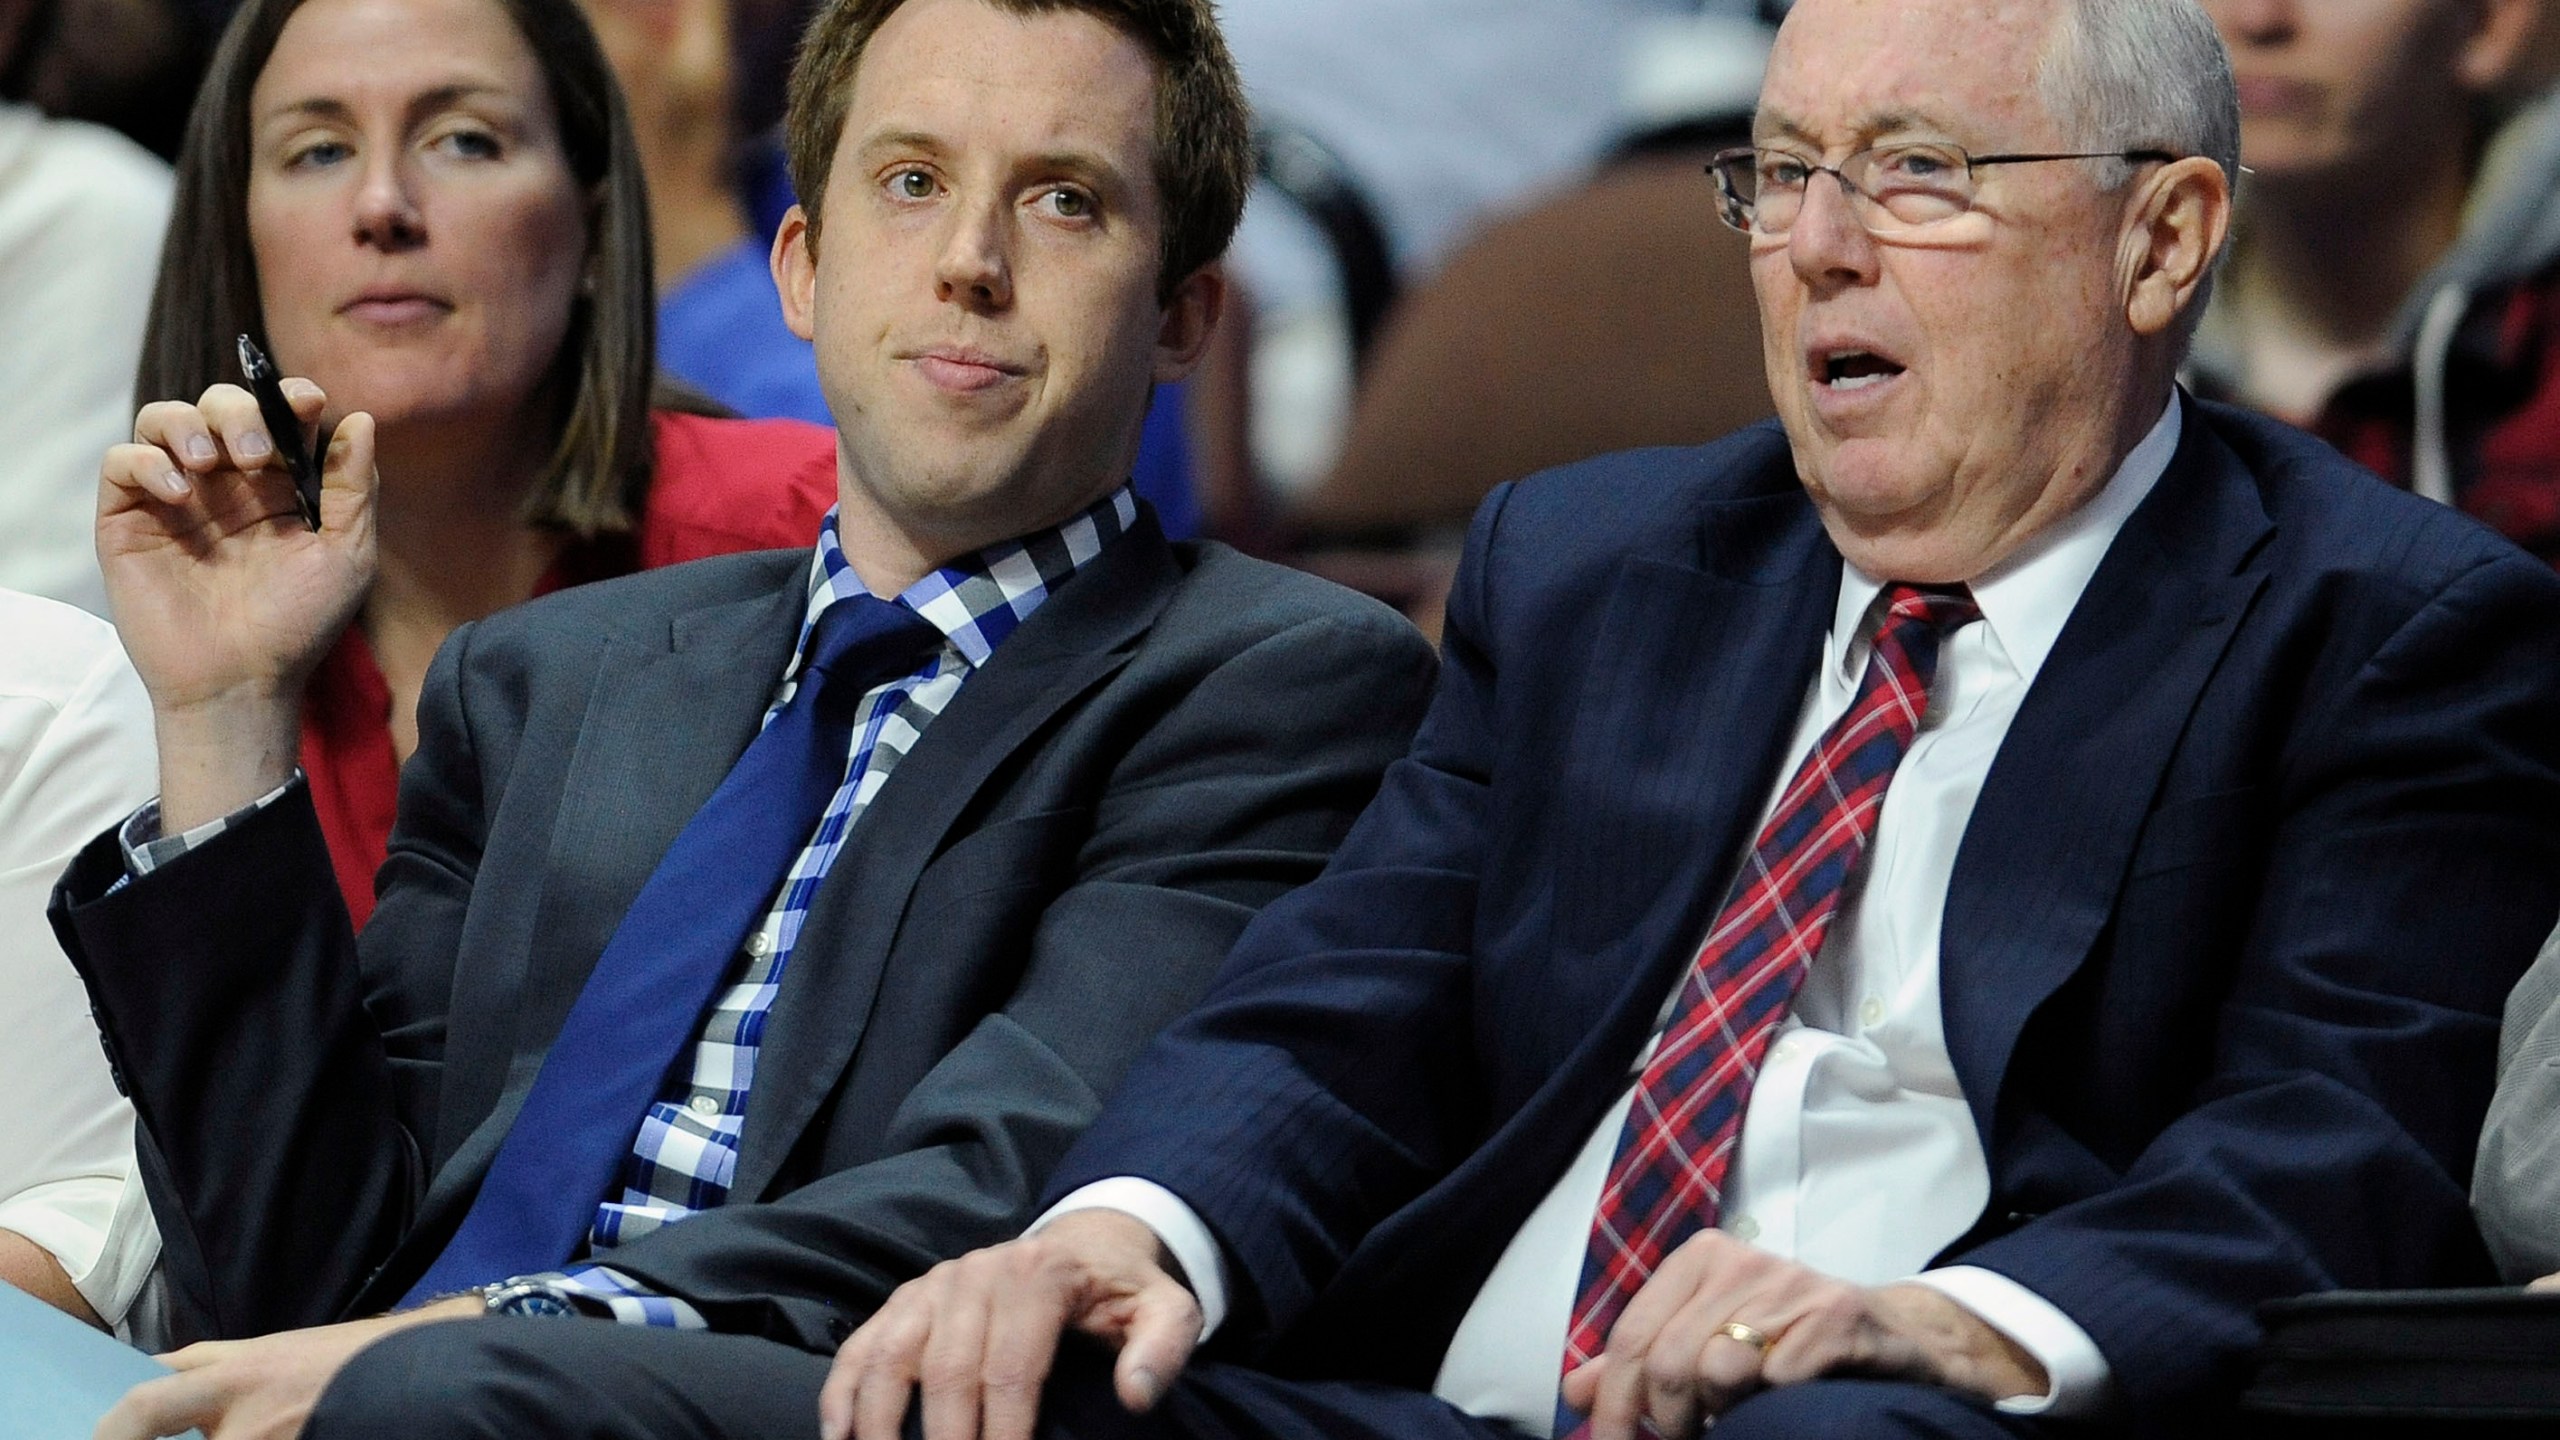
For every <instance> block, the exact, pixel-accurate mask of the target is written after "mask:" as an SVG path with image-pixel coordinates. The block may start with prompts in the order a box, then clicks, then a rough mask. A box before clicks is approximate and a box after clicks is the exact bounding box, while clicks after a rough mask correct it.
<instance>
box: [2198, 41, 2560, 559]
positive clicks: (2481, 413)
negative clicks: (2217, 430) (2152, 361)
mask: <svg viewBox="0 0 2560 1440" xmlns="http://www.w3.org/2000/svg"><path fill="white" fill-rule="evenodd" d="M2206 8H2207V9H2209V10H2210V11H2212V12H2213V15H2214V18H2215V20H2216V21H2217V23H2218V24H2219V25H2220V26H2221V28H2222V32H2223V37H2224V39H2225V40H2226V41H2227V42H2228V43H2229V45H2230V47H2231V53H2232V63H2233V65H2234V68H2235V69H2236V70H2237V71H2238V75H2239V80H2240V99H2241V113H2242V124H2243V130H2242V152H2241V157H2242V160H2243V161H2244V162H2245V163H2246V164H2247V165H2248V166H2249V167H2250V170H2251V172H2252V173H2251V175H2250V176H2249V178H2248V180H2247V181H2246V183H2245V185H2244V189H2243V193H2242V197H2241V198H2242V205H2241V211H2240V224H2239V232H2238V236H2237V239H2236V242H2235V244H2234V247H2233V250H2232V256H2231V261H2230V264H2229V267H2228V268H2227V270H2226V271H2225V273H2224V276H2223V280H2222V286H2221V290H2220V293H2219V294H2218V295H2217V296H2216V298H2215V302H2214V305H2213V307H2212V309H2211V311H2210V312H2209V313H2208V315H2207V317H2206V319H2205V322H2204V328H2203V331H2202V333H2201V335H2200V336H2199V339H2198V344H2197V347H2196V351H2195V358H2194V361H2193V365H2192V371H2191V375H2192V378H2193V380H2194V381H2195V382H2196V384H2197V386H2198V388H2199V389H2201V390H2203V391H2204V392H2206V393H2208V394H2213V395H2217V396H2220V397H2224V398H2233V399H2237V400H2239V401H2241V402H2243V403H2246V404H2250V405H2253V406H2255V407H2257V408H2259V409H2261V410H2264V411H2266V412H2268V413H2270V414H2273V415H2277V416H2280V417H2282V418H2284V419H2287V420H2291V421H2294V422H2296V423H2298V424H2302V425H2305V426H2307V427H2309V428H2311V429H2313V430H2315V431H2317V432H2318V433H2319V434H2321V435H2322V436H2323V437H2324V438H2326V439H2328V440H2330V441H2331V442H2332V443H2334V444H2336V445H2338V446H2339V447H2340V448H2341V449H2343V450H2345V451H2346V452H2347V453H2348V454H2350V455H2352V456H2354V457H2355V458H2356V459H2357V460H2359V461H2362V462H2363V463H2364V464H2366V465H2368V466H2371V467H2372V468H2373V469H2375V470H2378V471H2380V472H2381V473H2382V474H2384V475H2386V476H2389V477H2391V478H2393V479H2395V480H2397V481H2399V482H2400V483H2402V484H2406V485H2409V486H2411V487H2412V488H2414V489H2416V490H2418V491H2419V492H2420V493H2422V494H2426V495H2429V496H2432V497H2434V498H2436V499H2439V500H2445V501H2449V502H2451V503H2454V504H2458V505H2460V506H2461V507H2462V508H2463V509H2464V510H2466V511H2469V512H2470V513H2472V514H2474V515H2477V516H2479V517H2481V518H2482V519H2484V520H2486V521H2488V522H2489V523H2490V524H2492V525H2494V526H2496V527H2497V528H2498V529H2500V530H2501V531H2504V532H2505V533H2506V534H2508V535H2509V536H2511V537H2513V538H2515V539H2516V540H2517V541H2519V542H2520V543H2522V544H2524V545H2526V546H2527V547H2528V548H2531V549H2533V550H2534V551H2535V552H2536V553H2538V554H2540V555H2542V556H2544V557H2545V558H2549V559H2555V560H2560V104H2555V102H2554V101H2552V100H2549V99H2546V100H2543V101H2540V102H2537V103H2535V104H2533V105H2531V106H2529V107H2527V108H2525V109H2524V110H2523V111H2521V112H2520V113H2518V114H2516V115H2515V116H2514V118H2513V119H2512V120H2511V121H2510V122H2509V123H2508V125H2507V127H2506V131H2505V133H2504V134H2501V135H2498V136H2497V137H2496V144H2495V146H2494V148H2492V145H2491V140H2492V134H2493V130H2494V128H2495V127H2494V125H2493V123H2492V115H2493V106H2494V105H2495V103H2496V100H2497V98H2498V97H2499V96H2501V95H2502V94H2504V93H2507V92H2508V91H2509V90H2510V89H2511V88H2512V87H2513V85H2514V84H2515V81H2516V77H2517V76H2518V74H2519V73H2520V72H2521V71H2523V70H2524V69H2525V68H2526V67H2528V65H2532V64H2539V63H2541V62H2539V61H2537V60H2534V59H2533V58H2532V53H2531V52H2532V48H2533V47H2532V38H2533V32H2534V30H2535V28H2536V26H2537V25H2538V24H2539V23H2540V22H2541V20H2542V18H2543V17H2542V16H2541V14H2540V10H2541V5H2540V3H2539V0H2358V3H2355V4H2340V3H2337V0H2207V6H2206Z"/></svg>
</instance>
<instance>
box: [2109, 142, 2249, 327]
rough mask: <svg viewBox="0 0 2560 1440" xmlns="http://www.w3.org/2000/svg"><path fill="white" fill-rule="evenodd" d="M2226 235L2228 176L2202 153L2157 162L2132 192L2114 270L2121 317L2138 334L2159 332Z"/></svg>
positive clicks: (2192, 296) (2206, 271) (2198, 286)
mask: <svg viewBox="0 0 2560 1440" xmlns="http://www.w3.org/2000/svg"><path fill="white" fill-rule="evenodd" d="M2230 233H2231V181H2230V179H2229V178H2228V177H2227V176H2225V175H2224V174H2223V173H2222V167H2221V166H2220V165H2217V164H2215V163H2214V162H2212V161H2211V160H2207V159H2204V158H2202V157H2200V156H2189V157H2187V158H2186V159H2183V160H2173V161H2171V162H2170V163H2168V164H2166V165H2163V166H2161V167H2160V169H2159V170H2158V171H2157V172H2155V173H2154V174H2153V175H2152V176H2151V177H2150V178H2149V179H2148V180H2147V181H2145V182H2144V184H2143V186H2142V188H2141V189H2140V191H2139V192H2137V195H2136V199H2135V201H2134V204H2133V206H2132V208H2131V212H2130V216H2129V221H2128V223H2127V225H2126V227H2125V233H2124V240H2123V244H2122V249H2121V251H2120V253H2119V255H2118V268H2119V270H2120V272H2121V273H2122V275H2123V276H2124V285H2125V319H2126V320H2127V321H2128V322H2129V323H2130V324H2131V325H2132V326H2133V330H2134V333H2135V334H2137V335H2160V334H2164V333H2166V332H2167V331H2168V329H2169V328H2170V327H2171V326H2172V325H2175V324H2176V323H2177V320H2178V316H2179V315H2181V314H2182V313H2184V312H2185V310H2186V308H2187V307H2188V306H2189V305H2192V304H2194V303H2195V300H2196V296H2197V294H2198V292H2199V291H2201V290H2202V289H2203V287H2204V282H2205V279H2206V277H2208V276H2210V275H2211V274H2212V273H2213V261H2214V257H2215V256H2217V255H2220V254H2221V253H2222V246H2223V242H2224V241H2225V240H2226V239H2227V238H2228V237H2229V235H2230Z"/></svg>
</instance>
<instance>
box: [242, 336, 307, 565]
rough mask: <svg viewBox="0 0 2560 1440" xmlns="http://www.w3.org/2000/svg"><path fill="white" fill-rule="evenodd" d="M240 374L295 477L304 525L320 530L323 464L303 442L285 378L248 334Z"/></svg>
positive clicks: (300, 423) (298, 419)
mask: <svg viewBox="0 0 2560 1440" xmlns="http://www.w3.org/2000/svg"><path fill="white" fill-rule="evenodd" d="M240 373H241V374H242V375H244V376H247V377H248V380H249V393H250V394H252V395H255V396H257V397H258V414H259V416H260V417H261V418H262V419H264V420H265V421H266V422H267V435H268V437H269V438H270V439H272V440H273V441H274V442H275V447H276V454H277V455H278V456H279V457H281V458H282V459H283V461H284V465H285V471H286V473H288V474H290V475H291V476H293V498H294V499H295V500H297V501H299V502H300V503H301V506H302V523H304V524H305V525H308V526H310V527H311V528H312V529H314V530H317V529H319V528H320V462H319V461H318V460H315V459H313V458H312V456H311V447H309V446H307V445H305V444H303V443H302V417H301V416H299V415H296V414H294V413H293V406H292V404H291V403H289V402H288V401H286V399H285V398H284V378H283V377H282V376H280V375H278V374H276V367H275V365H274V363H273V362H271V361H270V360H268V359H267V354H266V352H265V351H263V350H261V349H259V348H258V342H257V341H255V340H252V339H250V338H249V337H248V336H246V335H242V336H241V337H240Z"/></svg>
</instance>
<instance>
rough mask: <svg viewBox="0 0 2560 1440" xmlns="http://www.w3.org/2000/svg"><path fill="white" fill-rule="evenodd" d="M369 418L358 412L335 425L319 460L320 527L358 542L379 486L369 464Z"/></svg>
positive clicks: (371, 442)
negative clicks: (327, 448) (327, 445)
mask: <svg viewBox="0 0 2560 1440" xmlns="http://www.w3.org/2000/svg"><path fill="white" fill-rule="evenodd" d="M373 445H374V435H373V417H372V416H371V415H368V414H366V413H364V412H363V411H361V410H359V411H357V412H356V413H354V414H352V415H349V416H348V417H347V418H345V419H343V420H341V421H339V422H338V428H337V429H336V430H335V431H333V432H332V433H331V434H330V436H329V451H328V453H327V454H325V455H323V456H321V457H320V527H321V529H323V530H325V531H328V532H330V533H333V534H336V535H338V536H341V537H345V538H349V539H353V538H359V537H361V535H362V534H363V533H364V532H365V531H367V530H369V529H370V528H371V527H372V524H373V496H374V491H375V489H376V488H377V487H378V486H379V485H380V483H381V476H380V475H378V474H377V473H376V472H375V469H374V463H373Z"/></svg>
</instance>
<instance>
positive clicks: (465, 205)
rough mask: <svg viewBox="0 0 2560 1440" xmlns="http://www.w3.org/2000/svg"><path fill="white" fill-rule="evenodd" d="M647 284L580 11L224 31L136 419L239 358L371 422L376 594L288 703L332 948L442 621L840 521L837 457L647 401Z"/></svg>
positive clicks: (774, 433) (607, 83)
mask: <svg viewBox="0 0 2560 1440" xmlns="http://www.w3.org/2000/svg"><path fill="white" fill-rule="evenodd" d="M650 276H651V264H650V253H649V221H648V215H647V201H646V197H645V194H644V189H643V186H642V183H641V178H640V166H639V158H638V155H637V153H636V151H635V150H634V148H633V145H632V141H631V136H630V130H629V126H628V124H627V122H626V120H625V117H624V113H623V107H622V100H621V97H620V93H619V92H618V91H617V90H616V88H615V86H614V82H613V79H612V74H611V72H610V71H609V70H608V69H607V68H606V64H605V60H604V57H603V55H602V53H601V51H600V50H599V49H598V47H597V45H596V41H595V38H594V36H593V34H592V33H591V32H590V31H589V29H588V27H587V23H586V21H585V20H584V19H583V18H582V17H581V15H580V13H579V11H578V9H577V6H576V5H575V3H574V0H251V3H249V4H247V5H246V6H244V7H243V8H242V9H241V10H240V12H239V13H238V14H237V15H236V16H235V17H234V18H233V20H232V23H231V25H230V27H229V29H228V31H227V32H226V33H225V34H224V36H223V39H222V43H221V45H220V47H219V49H218V50H217V51H216V53H215V56H214V59H213V65H212V70H211V72H210V73H209V74H208V75H207V77H206V79H205V83H204V88H203V89H202V90H201V91H200V92H199V93H198V96H197V101H196V106H195V111H194V114H193V116H192V117H191V118H190V120H189V122H188V128H187V138H186V143H185V147H184V149H183V150H182V151H181V153H180V155H179V158H178V190H177V199H176V205H175V210H174V213H173V215H172V218H171V222H170V231H169V238H168V243H167V245H166V247H165V249H164V251H163V260H162V265H161V271H160V278H159V287H158V290H157V292H156V293H155V295H154V296H153V300H152V314H151V324H150V330H149V333H148V334H147V336H146V338H145V343H144V353H143V361H142V369H141V375H140V378H139V381H138V384H137V394H139V395H140V396H142V397H144V398H145V399H146V400H158V401H160V402H161V403H162V405H164V406H165V405H168V404H177V405H179V406H181V407H182V408H184V409H192V408H193V403H192V402H193V399H194V397H197V396H200V395H201V394H202V393H203V392H204V391H205V389H207V388H208V387H210V386H212V385H215V384H220V383H234V384H236V383H239V382H240V380H241V376H240V372H239V361H238V360H237V359H236V358H235V357H236V355H237V349H236V345H237V337H239V336H241V335H244V334H245V335H248V336H250V337H252V338H253V339H254V340H255V341H256V342H257V343H258V344H259V346H260V347H261V348H263V349H264V350H266V351H267V353H269V354H270V355H272V356H273V357H274V360H275V363H276V365H277V367H278V368H279V369H280V370H281V371H282V372H283V373H285V374H287V375H293V376H303V377H308V378H309V380H311V381H313V382H316V383H317V385H318V387H319V389H320V390H321V391H322V392H325V395H326V406H325V409H324V410H323V411H322V419H321V430H322V433H323V436H324V440H323V442H322V443H325V435H326V433H327V431H328V430H329V428H330V427H331V426H333V425H334V423H335V422H336V421H337V420H338V419H339V418H340V417H343V416H345V415H349V414H353V413H355V412H358V411H361V412H364V413H367V414H369V415H371V416H372V417H373V419H374V422H375V424H376V426H377V427H378V430H377V444H378V449H377V451H376V454H377V455H378V457H379V460H378V464H379V469H380V472H381V475H382V486H381V489H380V492H379V497H380V498H379V500H378V502H377V513H376V516H375V523H376V524H377V525H378V528H379V533H380V569H379V573H378V575H377V577H376V578H375V580H374V583H373V586H372V588H371V590H370V592H369V594H368V596H367V598H366V600H365V602H364V604H363V606H362V608H361V609H360V611H359V612H358V613H357V614H356V616H355V617H354V619H353V622H352V623H351V624H350V625H349V626H348V627H347V629H346V631H345V633H344V635H343V636H342V637H341V638H340V640H339V642H338V644H337V645H336V647H335V648H334V649H333V650H332V651H331V652H330V653H329V655H328V656H327V658H326V659H325V660H323V661H322V662H321V664H320V666H319V668H318V670H317V671H316V672H315V673H313V674H312V675H310V676H308V677H284V679H285V681H286V683H293V682H295V681H296V680H297V679H299V680H300V682H301V683H302V684H303V686H304V689H303V700H302V729H301V737H300V749H301V762H302V767H303V770H304V772H305V774H306V775H307V776H308V777H309V782H310V786H311V795H312V800H313V803H314V805H315V806H316V807H317V808H318V810H319V813H320V820H321V825H322V828H323V830H324V831H325V832H326V834H327V837H328V841H329V850H330V858H331V861H332V863H333V864H334V866H335V868H336V870H337V874H338V881H339V886H340V888H341V889H342V890H344V891H345V892H346V897H347V905H348V910H349V913H350V915H351V916H352V917H353V918H354V920H355V922H356V923H357V924H358V925H362V924H363V922H364V920H365V918H366V916H367V915H369V914H370V912H371V909H372V899H373V886H372V876H373V871H374V869H375V868H376V867H377V866H378V865H379V864H380V863H381V861H382V858H383V855H384V853H385V848H386V845H387V842H388V839H389V835H390V829H391V817H392V811H393V808H394V798H395V791H396V775H397V767H398V765H399V763H400V761H402V760H404V759H406V758H407V755H408V752H409V751H410V750H411V749H412V748H414V746H415V744H416V741H417V732H416V725H415V712H416V705H417V698H418V691H419V687H420V685H421V684H422V682H423V680H424V678H425V674H426V668H427V662H428V661H429V659H430V658H432V657H433V656H434V654H435V652H436V648H437V646H439V645H440V644H441V643H442V642H443V640H444V638H445V636H446V635H447V634H448V633H450V632H451V631H452V630H453V628H454V627H455V626H457V625H459V624H462V623H464V622H465V621H468V620H472V619H476V618H478V617H480V616H482V615H486V614H489V613H491V612H492V611H495V610H499V609H502V608H504V607H506V606H508V605H512V604H515V603H517V602H519V601H522V600H525V599H528V598H530V597H532V596H534V595H538V594H541V593H544V592H546V591H549V590H553V589H557V588H559V587H562V586H565V585H572V584H577V583H580V582H582V581H587V580H593V579H600V578H603V577H606V576H609V575H616V574H623V573H627V572H629V571H632V570H637V569H645V568H651V567H655V566H659V565H667V564H673V563H676V562H679V561H683V560H690V559H697V558H700V557H702V556H706V555H713V554H720V553H725V552H729V551H736V550H749V549H760V548H766V547H777V546H798V545H805V544H807V543H808V542H809V540H810V537H811V536H812V535H813V534H814V533H815V532H816V530H817V527H818V524H819V520H820V517H821V516H823V515H824V513H825V512H826V509H827V507H828V506H829V505H830V504H831V503H832V502H833V500H834V498H835V444H834V436H833V433H832V432H831V431H828V430H826V429H824V428H822V427H819V426H814V425H804V424H798V423H795V422H791V421H778V420H761V421H745V420H723V419H714V418H708V417H706V416H704V415H700V414H694V413H685V407H684V402H683V401H682V400H681V399H680V398H678V397H675V396H673V395H672V394H668V393H663V392H661V391H660V387H659V386H658V385H657V384H656V383H655V376H654V370H653V362H652V358H651V357H652V348H653V347H652V330H651V327H652V304H653V302H652V297H651V293H650ZM297 393H301V394H304V395H305V396H306V403H307V393H308V392H307V391H302V390H300V389H299V387H298V385H297ZM653 393H655V394H657V396H658V398H657V401H656V403H653ZM670 401H672V402H673V404H672V405H671V404H670V403H669V402H670ZM151 408H152V407H148V406H147V407H146V410H145V414H146V416H148V415H149V414H150V410H151ZM692 408H702V407H699V406H695V407H692ZM161 418H162V419H163V420H167V421H169V422H170V423H166V424H159V425H155V427H154V433H161V434H190V433H192V434H197V435H201V434H202V433H203V432H204V426H203V424H202V421H201V419H200V418H197V419H195V420H194V421H193V422H192V423H188V421H187V417H184V416H172V415H171V414H170V412H167V411H165V410H164V412H163V416H162V417H161ZM194 458H195V457H192V456H188V455H173V456H172V459H173V460H174V461H176V462H177V463H178V464H179V465H180V466H181V467H182V470H183V467H184V466H185V465H186V464H187V463H188V462H189V461H190V460H191V459H194ZM288 518H289V517H288ZM294 523H298V522H294Z"/></svg>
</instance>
